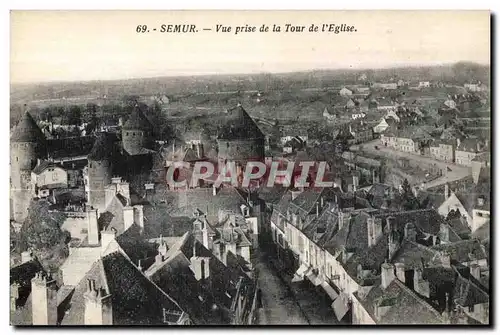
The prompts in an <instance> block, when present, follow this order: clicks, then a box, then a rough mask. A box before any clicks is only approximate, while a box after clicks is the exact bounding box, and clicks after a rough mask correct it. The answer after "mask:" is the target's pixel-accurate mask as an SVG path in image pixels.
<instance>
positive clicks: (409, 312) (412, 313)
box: [360, 279, 445, 324]
mask: <svg viewBox="0 0 500 335" xmlns="http://www.w3.org/2000/svg"><path fill="white" fill-rule="evenodd" d="M360 302H361V303H362V305H363V307H364V308H365V309H366V311H367V312H368V313H369V314H370V316H371V317H372V318H373V319H374V320H376V321H377V324H444V323H445V320H444V319H443V318H442V317H441V315H440V314H439V313H438V311H436V310H435V309H434V308H433V307H432V306H430V305H429V304H428V303H427V302H425V301H424V300H423V299H422V298H420V297H419V296H417V295H416V294H415V293H414V292H412V291H411V290H410V289H409V288H407V287H406V286H405V285H404V284H403V283H401V282H400V281H399V280H398V279H394V280H393V281H392V282H391V283H390V284H389V286H387V288H386V289H383V288H382V287H381V286H380V279H379V280H378V281H377V282H375V285H374V287H373V289H371V290H370V292H369V293H368V295H367V296H366V297H365V298H364V299H360ZM376 305H377V306H381V307H384V306H385V307H388V306H390V307H389V308H388V310H387V311H385V313H383V315H381V316H380V317H379V318H377V314H376V311H375V308H376V307H375V306H376Z"/></svg>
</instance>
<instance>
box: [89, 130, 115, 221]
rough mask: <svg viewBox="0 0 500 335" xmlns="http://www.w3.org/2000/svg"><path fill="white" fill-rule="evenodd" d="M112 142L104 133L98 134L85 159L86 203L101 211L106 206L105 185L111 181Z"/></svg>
mask: <svg viewBox="0 0 500 335" xmlns="http://www.w3.org/2000/svg"><path fill="white" fill-rule="evenodd" d="M112 152H113V148H112V143H111V141H110V140H109V139H108V138H107V136H106V134H104V133H103V134H100V135H99V136H98V137H97V139H96V141H95V143H94V146H93V147H92V150H91V151H90V153H89V155H88V157H87V160H88V165H87V177H88V182H87V186H88V189H87V195H88V198H87V204H88V205H89V206H92V207H94V208H97V209H98V210H99V213H102V212H103V211H104V210H105V209H106V208H105V206H106V203H105V187H106V186H107V185H109V184H110V183H111V178H112V173H113V161H112Z"/></svg>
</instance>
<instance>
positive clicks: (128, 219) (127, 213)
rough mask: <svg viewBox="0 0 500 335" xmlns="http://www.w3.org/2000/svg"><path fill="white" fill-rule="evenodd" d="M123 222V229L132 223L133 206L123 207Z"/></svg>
mask: <svg viewBox="0 0 500 335" xmlns="http://www.w3.org/2000/svg"><path fill="white" fill-rule="evenodd" d="M123 224H124V231H126V230H127V229H129V228H130V227H131V226H132V225H133V224H134V207H131V206H125V207H123Z"/></svg>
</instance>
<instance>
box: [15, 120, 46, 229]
mask: <svg viewBox="0 0 500 335" xmlns="http://www.w3.org/2000/svg"><path fill="white" fill-rule="evenodd" d="M46 153H47V143H46V139H45V136H44V135H43V133H42V131H41V130H40V128H39V127H38V126H37V125H36V122H35V120H33V117H32V116H31V114H30V113H29V112H26V113H25V114H24V116H23V118H22V119H21V120H20V121H19V123H18V124H17V125H16V126H15V128H14V131H13V133H12V136H11V139H10V188H11V198H12V205H13V206H12V207H13V219H14V220H15V221H17V222H22V221H23V220H24V219H25V218H26V216H27V215H28V207H29V204H30V200H31V198H32V193H33V191H32V190H31V188H32V185H31V171H32V170H33V168H35V166H36V164H37V160H38V159H39V158H44V157H45V156H46Z"/></svg>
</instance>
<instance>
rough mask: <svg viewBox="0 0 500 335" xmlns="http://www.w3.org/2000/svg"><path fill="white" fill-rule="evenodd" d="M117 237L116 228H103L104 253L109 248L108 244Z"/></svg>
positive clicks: (102, 248) (102, 245) (102, 250)
mask: <svg viewBox="0 0 500 335" xmlns="http://www.w3.org/2000/svg"><path fill="white" fill-rule="evenodd" d="M115 237H116V229H115V228H114V227H112V228H111V229H110V230H103V231H102V232H101V252H102V253H104V252H105V251H106V249H107V248H108V245H109V244H110V243H111V241H113V240H114V239H115Z"/></svg>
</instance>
